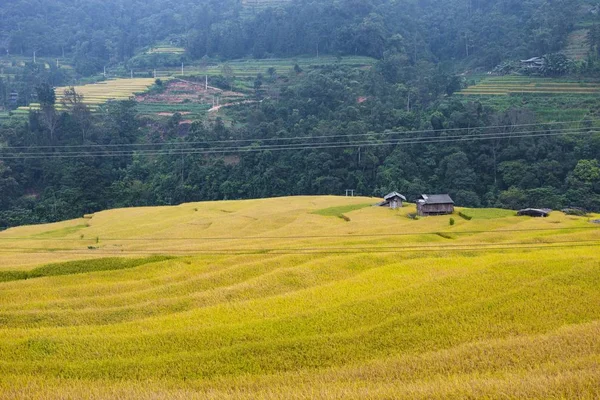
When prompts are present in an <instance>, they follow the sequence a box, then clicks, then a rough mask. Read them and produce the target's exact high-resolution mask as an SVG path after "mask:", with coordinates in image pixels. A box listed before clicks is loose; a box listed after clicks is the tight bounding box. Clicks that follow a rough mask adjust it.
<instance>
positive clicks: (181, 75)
mask: <svg viewBox="0 0 600 400" xmlns="http://www.w3.org/2000/svg"><path fill="white" fill-rule="evenodd" d="M181 76H183V63H181Z"/></svg>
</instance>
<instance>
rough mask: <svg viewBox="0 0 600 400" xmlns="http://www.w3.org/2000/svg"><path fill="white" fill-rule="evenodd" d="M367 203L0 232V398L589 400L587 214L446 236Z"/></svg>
mask: <svg viewBox="0 0 600 400" xmlns="http://www.w3.org/2000/svg"><path fill="white" fill-rule="evenodd" d="M375 201H377V199H371V198H345V197H294V198H278V199H265V200H250V201H221V202H207V203H194V204H184V205H181V206H176V207H147V208H137V209H122V210H112V211H106V212H100V213H97V214H95V215H90V216H87V218H82V219H79V220H73V221H66V222H62V223H56V224H49V225H40V226H29V227H21V228H15V229H10V230H8V231H4V232H1V233H0V360H1V362H0V397H2V398H6V399H21V398H28V399H64V398H77V399H98V398H143V399H157V398H171V399H224V398H235V399H282V398H286V399H341V398H350V399H364V398H368V399H391V398H411V399H419V398H422V399H431V398H524V397H530V398H590V399H592V398H597V397H598V395H599V394H600V381H599V380H598V376H600V341H599V340H598V335H600V307H597V306H596V305H597V304H600V257H599V256H598V254H599V250H600V247H599V244H600V230H599V229H600V227H599V226H597V225H593V224H591V223H590V222H589V218H591V219H597V218H599V217H598V216H597V215H591V216H590V217H589V218H587V217H571V216H566V215H564V214H562V213H560V212H553V213H552V214H551V216H550V217H549V218H545V219H534V218H527V217H516V216H515V215H514V213H512V212H506V211H499V210H466V213H467V214H469V215H471V216H472V217H473V219H472V220H470V221H467V220H465V219H462V218H460V217H457V216H455V219H456V224H455V225H453V226H450V225H449V218H448V217H447V216H442V217H430V218H422V219H419V220H412V219H410V218H408V217H407V214H408V213H411V212H414V211H415V208H414V206H412V205H409V206H408V207H406V208H404V209H401V210H398V211H393V210H389V209H385V208H379V207H370V206H369V205H370V204H371V203H374V202H375ZM340 214H341V215H343V216H344V217H345V218H340V217H339V216H340Z"/></svg>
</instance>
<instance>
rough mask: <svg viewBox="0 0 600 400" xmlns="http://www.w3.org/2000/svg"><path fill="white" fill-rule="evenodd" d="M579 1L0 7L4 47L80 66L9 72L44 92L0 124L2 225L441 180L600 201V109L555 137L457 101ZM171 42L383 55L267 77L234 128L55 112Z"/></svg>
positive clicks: (515, 198)
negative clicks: (68, 89) (74, 86)
mask: <svg viewBox="0 0 600 400" xmlns="http://www.w3.org/2000/svg"><path fill="white" fill-rule="evenodd" d="M584 6H585V7H586V10H591V9H593V8H589V7H593V6H594V5H593V4H590V3H588V2H583V1H576V0H556V1H552V2H548V1H542V0H528V1H516V0H501V1H489V0H448V1H429V0H421V1H416V0H415V1H412V0H406V1H392V0H387V1H385V0H368V1H362V0H361V1H359V0H340V1H320V0H314V1H307V0H297V1H293V2H290V3H289V4H287V5H283V6H278V7H274V8H268V7H266V8H265V7H261V8H253V7H248V6H244V5H242V4H241V3H240V2H239V1H212V0H211V1H206V0H202V1H185V0H184V1H180V2H176V3H173V2H166V1H164V0H147V1H124V0H106V1H103V2H97V1H93V0H79V1H73V0H55V1H51V2H47V1H39V0H38V1H22V0H9V1H7V2H4V3H3V4H2V5H0V21H1V24H0V51H2V52H3V53H7V52H8V53H9V54H23V55H29V54H30V53H32V52H33V51H36V53H37V54H38V55H40V56H43V55H45V56H59V55H62V54H63V53H64V54H67V55H69V56H70V57H72V59H73V62H74V66H75V71H76V72H75V73H76V74H78V76H73V75H69V72H68V71H67V72H65V71H64V70H62V69H59V68H54V67H53V66H50V68H43V67H40V66H39V64H33V63H27V64H26V65H25V67H24V68H23V69H22V70H20V71H19V73H18V74H16V75H15V76H14V77H12V78H11V80H10V82H7V81H5V80H2V79H1V78H0V94H2V93H3V94H2V96H4V99H6V97H7V93H8V87H9V86H8V85H12V88H13V89H14V88H15V87H20V88H21V89H22V90H21V91H22V92H23V93H25V94H26V95H27V96H31V97H32V99H33V98H35V99H37V101H39V102H40V103H41V109H40V110H39V111H32V112H31V113H30V115H29V118H28V120H18V119H12V120H8V121H6V122H4V123H2V125H0V227H7V226H13V225H17V224H24V223H37V222H45V221H54V220H60V219H65V218H72V217H78V216H82V215H83V214H86V213H91V212H95V211H98V210H102V209H107V208H114V207H128V206H142V205H163V204H178V203H181V202H188V201H198V200H216V199H243V198H256V197H266V196H283V195H300V194H303V195H304V194H336V195H339V194H343V193H344V191H345V189H355V190H356V191H357V193H359V194H361V195H382V194H385V193H386V192H388V191H391V190H399V191H401V192H403V193H405V194H406V195H408V196H409V198H412V199H414V197H415V196H416V195H418V194H420V193H426V192H448V193H450V194H451V195H452V196H454V198H455V201H456V202H457V204H459V205H464V206H475V207H476V206H497V207H506V208H512V209H514V208H519V207H527V206H535V207H551V208H561V207H565V206H579V207H584V208H586V209H589V210H600V165H599V163H598V160H600V135H599V134H598V133H597V131H596V130H595V129H594V128H593V122H592V121H591V120H594V119H595V118H597V117H598V116H597V115H595V114H593V113H591V114H590V115H588V116H586V118H585V119H584V120H582V121H580V122H578V123H577V125H576V126H577V129H578V131H577V133H578V134H577V135H554V134H553V132H555V131H556V130H557V129H560V127H561V125H552V124H538V123H537V122H538V118H537V116H536V115H535V113H533V112H531V111H525V110H522V109H519V108H510V109H506V110H498V109H495V108H493V107H490V106H488V105H486V104H484V103H482V102H480V101H478V100H469V99H466V100H465V99H464V98H461V97H457V96H453V93H454V92H456V91H457V90H460V88H461V87H462V85H463V84H464V82H463V78H462V77H461V76H460V74H459V73H460V72H462V71H464V70H466V69H469V68H479V67H481V68H486V69H491V68H493V67H495V66H496V65H498V64H500V63H501V62H503V61H505V60H510V59H515V58H516V59H518V58H525V57H529V56H536V55H543V54H549V53H553V52H556V51H557V50H559V49H560V48H561V47H562V46H563V45H564V43H565V40H566V37H567V35H568V34H569V33H570V32H571V31H572V30H573V29H574V27H573V26H574V23H575V18H576V17H577V15H578V13H580V12H581V9H582V7H584ZM594 15H595V14H594ZM594 29H595V28H593V29H591V32H592V33H593V32H595V31H594ZM161 40H169V41H172V42H174V43H177V44H179V45H181V46H183V47H185V49H186V54H184V55H179V56H173V57H185V58H189V59H196V60H197V59H201V58H206V57H209V58H220V59H234V58H239V57H255V58H264V57H272V56H296V55H303V54H312V55H314V54H316V53H317V52H319V54H330V55H364V56H370V57H374V58H376V59H377V61H376V63H375V65H374V66H373V67H372V68H370V69H356V68H350V67H347V66H343V65H330V66H326V67H321V68H314V69H310V70H306V71H302V70H301V69H300V68H295V69H292V70H290V71H289V74H286V76H284V77H283V76H282V77H279V78H277V77H276V78H274V79H276V80H277V83H278V92H277V95H276V96H263V95H260V94H258V93H257V95H256V96H257V98H256V100H257V102H256V103H254V104H252V105H246V106H241V105H240V106H237V107H235V108H232V109H231V110H230V111H228V114H229V117H230V119H231V121H230V123H224V121H223V120H221V119H220V118H217V119H216V120H210V121H209V120H207V121H197V122H194V123H193V124H191V126H189V127H188V128H187V129H185V131H182V129H181V127H180V124H179V122H180V120H181V115H179V114H175V115H174V116H173V117H171V118H169V119H168V120H166V121H158V122H157V121H155V120H146V119H144V118H142V117H140V116H139V115H138V114H137V111H136V103H135V102H134V101H124V102H112V103H109V104H108V105H106V106H105V107H103V108H102V109H101V110H100V112H96V113H92V112H90V110H89V109H88V108H87V107H86V106H85V105H83V104H82V103H81V102H80V101H79V100H80V99H78V98H77V95H76V94H73V96H72V98H71V99H70V103H69V104H67V105H66V109H65V110H61V111H57V110H56V107H55V105H56V104H55V103H56V98H55V93H54V91H53V89H52V87H53V86H55V85H60V84H64V83H66V82H68V81H69V80H70V79H74V78H77V77H82V76H86V75H91V74H94V73H96V72H98V71H99V70H100V69H101V68H102V67H103V66H104V65H106V64H110V63H113V64H127V63H128V62H134V61H135V58H136V57H138V56H137V55H136V54H138V53H137V50H138V49H140V48H143V47H145V46H151V45H152V44H153V43H156V42H157V41H161ZM595 46H596V45H594V42H593V41H591V42H590V50H591V51H590V62H589V63H588V64H589V65H592V64H593V62H592V61H593V57H594V52H597V47H595ZM596 56H597V53H596ZM132 60H133V61H132ZM177 62H179V60H177ZM588 64H586V65H588ZM587 73H588V74H589V76H592V77H594V76H595V74H596V72H595V71H594V70H592V69H589V70H588V71H587ZM265 75H267V71H265ZM190 79H191V78H190ZM596 109H597V107H596ZM469 137H471V138H472V140H463V139H468V138H469Z"/></svg>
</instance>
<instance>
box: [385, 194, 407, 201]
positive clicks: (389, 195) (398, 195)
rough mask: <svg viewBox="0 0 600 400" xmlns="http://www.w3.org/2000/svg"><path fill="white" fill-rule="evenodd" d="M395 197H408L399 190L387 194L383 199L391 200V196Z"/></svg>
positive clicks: (403, 198) (404, 198)
mask: <svg viewBox="0 0 600 400" xmlns="http://www.w3.org/2000/svg"><path fill="white" fill-rule="evenodd" d="M393 197H400V198H401V199H402V200H404V201H406V197H404V196H402V195H401V194H400V193H398V192H392V193H389V194H387V195H385V196H384V198H383V199H384V200H389V199H391V198H393Z"/></svg>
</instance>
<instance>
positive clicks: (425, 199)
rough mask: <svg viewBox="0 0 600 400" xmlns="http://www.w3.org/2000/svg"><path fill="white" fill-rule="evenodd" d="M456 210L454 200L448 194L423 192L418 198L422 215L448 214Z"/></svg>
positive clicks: (418, 209)
mask: <svg viewBox="0 0 600 400" xmlns="http://www.w3.org/2000/svg"><path fill="white" fill-rule="evenodd" d="M453 212H454V200H452V198H451V197H450V196H449V195H447V194H422V195H421V196H419V198H418V200H417V214H418V215H420V216H428V215H446V214H452V213H453Z"/></svg>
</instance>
